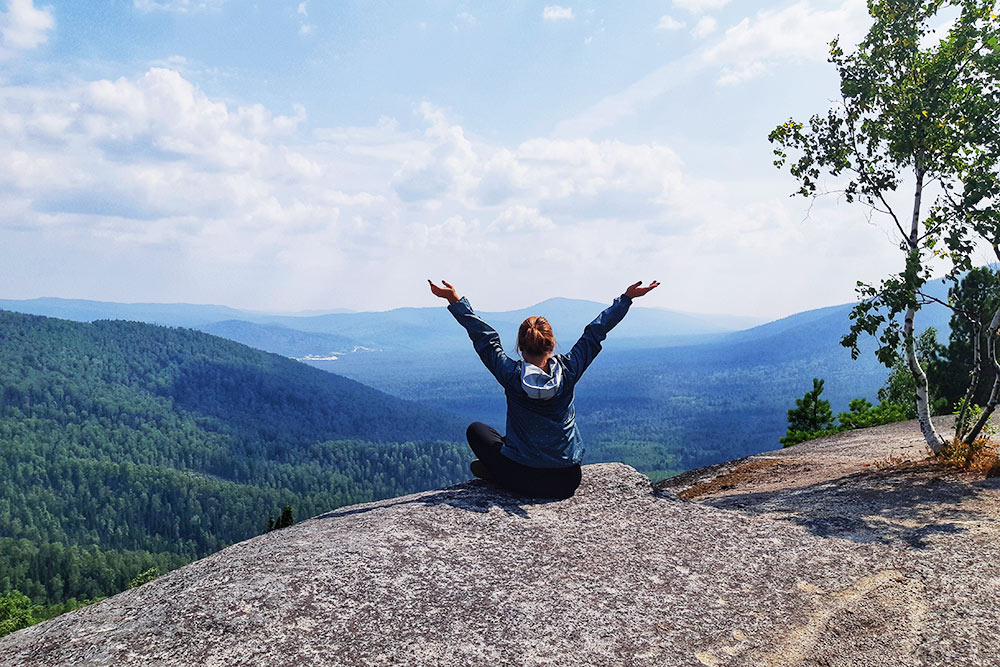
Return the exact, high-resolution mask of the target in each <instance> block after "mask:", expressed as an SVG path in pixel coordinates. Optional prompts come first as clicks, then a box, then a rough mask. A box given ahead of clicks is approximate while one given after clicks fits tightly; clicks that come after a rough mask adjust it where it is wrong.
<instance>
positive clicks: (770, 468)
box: [677, 459, 802, 500]
mask: <svg viewBox="0 0 1000 667" xmlns="http://www.w3.org/2000/svg"><path fill="white" fill-rule="evenodd" d="M801 467H802V464H800V463H796V462H794V461H788V460H785V459H753V460H751V461H748V462H747V463H744V464H742V465H739V466H737V467H736V468H734V469H733V470H731V471H730V472H726V473H723V474H721V475H719V476H718V477H713V478H711V479H710V480H708V481H707V482H702V483H700V484H695V485H693V486H689V487H687V488H686V489H682V490H681V491H678V492H677V497H678V498H681V499H683V500H692V499H694V498H698V497H699V496H704V495H709V494H715V493H719V492H721V491H729V490H732V489H738V488H743V487H746V486H750V485H756V484H758V483H760V482H762V481H765V480H766V481H769V482H771V481H774V479H775V477H776V476H785V475H788V474H789V473H792V472H794V471H795V470H797V469H799V468H801Z"/></svg>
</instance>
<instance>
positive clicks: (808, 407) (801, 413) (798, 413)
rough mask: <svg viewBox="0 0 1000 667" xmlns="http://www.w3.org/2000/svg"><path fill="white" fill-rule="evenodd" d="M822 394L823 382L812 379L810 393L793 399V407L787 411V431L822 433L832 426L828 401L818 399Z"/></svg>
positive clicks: (831, 413)
mask: <svg viewBox="0 0 1000 667" xmlns="http://www.w3.org/2000/svg"><path fill="white" fill-rule="evenodd" d="M822 393H823V380H820V379H819V378H813V388H812V391H807V392H806V393H805V396H803V397H802V398H796V399H795V407H794V408H792V409H791V410H789V411H788V430H789V431H824V430H826V429H828V428H830V427H831V426H833V409H832V408H831V407H830V401H826V400H823V399H821V398H820V397H819V395H820V394H822Z"/></svg>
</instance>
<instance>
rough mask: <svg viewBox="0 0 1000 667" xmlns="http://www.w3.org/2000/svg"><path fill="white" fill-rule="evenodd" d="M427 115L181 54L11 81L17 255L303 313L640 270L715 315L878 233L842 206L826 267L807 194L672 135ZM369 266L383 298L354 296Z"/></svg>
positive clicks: (128, 284)
mask: <svg viewBox="0 0 1000 667" xmlns="http://www.w3.org/2000/svg"><path fill="white" fill-rule="evenodd" d="M415 113H416V117H417V119H418V122H419V123H420V129H419V130H405V129H401V124H400V123H398V122H397V121H396V120H395V119H392V118H380V119H379V120H378V122H376V123H373V124H371V125H367V126H362V127H339V128H327V129H312V128H309V127H307V123H306V120H307V116H306V112H305V110H303V109H293V110H292V111H291V112H288V113H284V114H281V113H276V112H274V111H272V110H270V109H267V108H265V107H263V106H261V105H255V104H244V105H238V104H233V103H231V102H224V101H222V100H219V99H215V98H213V97H212V96H210V95H207V94H206V93H205V92H204V91H202V90H200V89H199V88H198V86H196V85H195V84H194V83H192V82H191V81H190V80H188V79H187V78H185V77H184V76H183V75H182V74H181V73H179V72H177V71H175V70H172V69H170V68H168V67H156V68H151V69H150V70H149V71H147V72H145V73H144V74H142V75H139V76H135V77H123V78H119V79H115V80H100V81H92V82H89V83H84V84H78V85H77V84H73V85H71V84H62V85H59V86H54V85H53V86H48V87H41V86H30V87H29V86H17V85H0V248H3V249H4V253H3V257H2V259H3V260H4V261H5V262H13V263H14V264H17V262H18V261H20V259H19V256H18V253H16V252H15V251H14V250H12V248H14V247H15V245H14V244H16V243H20V242H21V241H19V239H25V238H30V239H32V246H31V247H35V248H36V249H37V248H38V247H42V246H44V247H45V249H46V250H45V254H44V257H41V258H38V257H36V258H35V259H36V260H37V261H38V262H40V264H39V265H38V266H39V267H43V268H44V270H43V268H36V269H35V270H33V271H32V272H27V273H24V275H26V276H28V278H26V279H25V280H28V279H30V280H32V281H35V280H38V278H37V276H38V275H39V274H42V273H44V274H45V277H44V280H45V281H47V282H45V283H44V286H43V287H36V286H35V285H36V283H35V282H32V283H31V285H32V286H31V287H30V289H31V290H38V289H45V290H47V291H50V292H56V293H61V294H64V295H73V296H88V293H87V292H86V291H80V290H85V289H88V285H86V284H80V283H77V282H73V283H72V284H71V283H70V282H68V281H69V280H70V279H71V277H75V276H77V275H80V276H83V277H84V278H83V280H89V279H90V278H89V277H90V276H95V278H94V280H95V281H96V280H97V279H98V278H100V279H101V280H103V281H104V282H105V283H108V276H109V275H111V274H112V273H114V272H115V271H117V272H118V273H119V274H120V275H121V276H122V277H123V281H122V285H123V286H122V287H121V288H120V289H121V291H120V292H118V294H119V295H120V296H119V297H118V298H122V299H132V300H136V299H140V298H141V299H147V300H196V301H202V302H204V301H214V302H225V303H230V304H233V305H238V306H246V307H257V308H283V309H288V310H291V309H295V308H306V307H320V306H329V305H334V304H335V305H343V306H348V307H356V308H367V309H372V308H378V307H388V306H395V305H403V304H410V305H413V304H420V303H429V302H428V300H427V298H428V297H427V295H426V293H425V291H426V283H423V282H421V280H422V279H423V278H425V277H428V276H426V275H425V274H426V273H427V272H428V271H429V270H434V271H441V275H440V276H438V277H446V278H448V279H450V280H454V281H455V282H456V284H460V285H461V287H462V288H463V290H466V289H467V290H468V291H469V292H470V293H474V294H476V295H477V299H476V303H477V305H478V306H480V307H482V308H484V309H490V308H501V307H511V306H523V305H525V304H527V303H531V302H533V301H537V300H540V299H541V298H544V297H545V296H554V295H557V294H561V295H567V296H579V297H589V298H600V297H602V296H607V297H608V298H610V297H613V296H614V295H615V294H616V293H618V292H617V291H615V290H620V289H621V288H623V287H624V285H620V284H619V281H620V280H621V277H622V275H621V274H622V272H623V271H625V270H627V271H629V272H635V273H636V274H641V275H643V276H646V277H647V278H651V277H656V278H657V279H660V280H663V281H670V280H671V279H673V280H674V281H675V282H677V283H679V284H684V285H685V289H684V290H678V294H681V293H683V299H686V301H683V302H674V303H672V304H671V305H673V306H676V307H686V308H687V309H690V310H698V308H697V307H695V306H696V304H697V300H698V299H702V300H706V303H707V302H708V301H707V300H708V299H711V298H713V295H712V294H711V290H713V289H718V288H717V285H718V284H719V282H718V276H719V275H720V274H721V275H723V276H724V279H730V278H731V279H732V281H733V284H734V285H741V284H744V283H746V281H745V276H746V275H751V274H752V275H755V276H757V274H759V273H760V266H761V265H762V264H768V265H774V266H781V267H782V272H781V273H782V274H784V273H785V272H786V271H792V272H799V273H801V274H802V275H807V274H808V275H817V274H816V273H815V271H819V270H825V271H831V272H832V271H841V272H842V271H843V270H844V269H843V267H841V266H839V265H837V266H834V264H833V262H834V261H835V260H836V262H840V263H843V262H846V261H848V260H847V259H845V257H847V255H846V254H844V253H840V252H839V251H838V250H837V249H838V248H840V246H841V245H843V246H845V247H846V246H850V248H851V249H852V251H853V250H856V248H857V247H868V246H867V245H865V244H864V243H862V246H858V243H859V241H858V237H857V236H852V235H850V234H845V233H844V231H843V230H844V229H846V226H845V225H848V224H851V223H850V221H846V222H844V221H840V220H838V221H837V222H838V224H837V225H836V226H834V227H833V228H832V229H833V231H831V233H830V235H829V238H826V237H822V238H821V239H820V243H819V247H823V248H825V249H827V250H829V252H827V253H825V254H824V257H823V258H819V259H817V258H816V257H815V252H814V250H815V247H817V245H816V244H817V240H816V237H815V236H810V235H809V234H806V232H805V231H804V228H803V226H802V225H801V224H799V223H800V222H801V214H800V213H799V212H797V211H796V210H795V209H794V206H793V205H791V204H789V203H788V200H787V197H784V196H779V195H775V196H770V195H766V194H764V195H758V194H757V193H753V194H752V196H749V197H741V196H740V195H739V194H738V193H734V192H733V188H732V187H724V186H723V184H721V183H718V182H715V181H713V180H712V179H711V178H704V177H696V176H693V175H692V174H691V173H689V171H688V170H687V169H686V167H685V165H684V163H683V161H682V160H681V158H680V157H679V156H678V155H677V153H676V152H675V151H674V150H672V149H671V148H670V147H669V146H665V145H662V144H655V143H645V144H644V143H629V142H623V141H612V140H602V141H598V140H593V139H587V138H580V137H568V138H552V137H536V138H532V139H529V140H526V141H522V142H520V143H517V144H513V145H507V144H503V143H499V142H496V141H492V140H486V139H483V138H482V137H479V136H476V134H475V133H473V132H470V131H469V130H468V129H467V128H466V127H463V126H462V125H461V124H460V123H458V122H456V121H455V120H454V119H452V118H450V117H449V115H448V114H447V113H446V112H445V111H443V110H442V109H440V108H438V107H436V106H434V105H432V104H430V103H423V104H421V105H419V106H418V107H417V108H416V109H415ZM784 194H786V193H785V192H784V191H782V192H781V193H780V195H784ZM841 222H843V224H841ZM862 226H863V227H864V225H862ZM843 237H846V238H847V239H848V240H843ZM838 239H840V240H838ZM838 244H840V245H838ZM871 245H874V244H871ZM889 249H890V251H892V250H893V248H892V247H891V246H890V248H889ZM838 253H839V254H838ZM845 253H846V250H845ZM36 255H37V252H36ZM826 257H829V258H831V259H830V260H829V261H830V265H829V266H827V265H825V264H824V262H825V261H826V259H825V258H826ZM51 258H58V261H57V260H56V259H51ZM849 261H855V260H853V259H851V260H849ZM857 261H858V262H860V261H861V260H860V259H859V260H857ZM74 262H75V264H74ZM539 262H544V263H545V265H546V267H547V274H546V275H547V276H550V277H551V276H556V277H557V279H556V280H554V282H553V283H552V285H551V287H550V288H547V289H548V290H549V291H548V292H547V293H546V294H542V295H540V294H539V293H538V284H537V280H535V278H536V276H537V274H536V273H534V272H532V271H531V270H530V269H531V268H532V267H533V266H537V265H538V263H539ZM11 265H13V264H11ZM94 265H101V266H102V267H107V269H106V270H102V271H101V272H94V271H93V270H92V267H93V266H94ZM18 266H20V265H18ZM720 267H721V268H720ZM809 271H812V273H809ZM10 273H11V275H15V274H16V275H20V273H21V272H20V270H18V271H14V270H11V271H10ZM775 273H776V275H777V274H778V272H775ZM164 275H169V276H171V278H170V279H169V280H164V279H163V276H164ZM499 275H503V276H504V278H503V280H498V279H497V277H498V276H499ZM838 275H839V274H838ZM858 276H860V277H865V276H864V275H863V274H862V273H858ZM74 279H75V278H74ZM59 280H62V281H63V282H62V283H59ZM348 280H349V281H350V283H351V284H352V285H357V284H364V285H366V289H365V290H364V293H365V294H364V295H357V296H352V295H355V294H356V291H354V290H347V289H339V290H338V288H337V286H339V285H343V284H344V283H345V281H348ZM759 280H763V281H764V282H755V283H754V284H753V289H752V294H751V295H750V298H753V294H758V293H759V294H762V295H763V296H761V297H760V299H761V304H760V307H761V308H763V309H764V311H763V312H770V311H767V310H766V309H767V308H770V307H773V306H768V305H767V304H766V303H764V300H767V301H769V302H770V301H773V300H774V295H775V294H776V293H780V290H781V289H786V288H787V285H786V284H785V283H786V282H787V281H785V282H782V281H781V280H780V279H779V278H775V279H774V280H773V281H772V282H771V283H768V282H767V281H766V280H765V279H763V278H760V279H759ZM24 284H27V283H24ZM38 284H41V283H38ZM60 284H61V285H62V286H61V287H60ZM668 284H669V283H668ZM608 285H613V287H608ZM11 289H15V288H11ZM20 289H21V290H25V289H28V288H26V287H23V286H22V287H21V288H20ZM92 289H93V290H95V291H92V292H90V293H89V296H100V297H102V298H112V297H113V294H114V292H113V291H109V288H107V287H101V286H100V285H94V286H92ZM102 290H103V291H102ZM574 290H575V291H574ZM748 290H749V288H748ZM848 291H849V290H848ZM22 293H23V292H22ZM367 295H377V301H372V300H371V298H370V296H367ZM716 296H717V295H716ZM847 296H850V295H849V294H848V295H847ZM678 298H680V297H678ZM809 298H811V299H812V298H815V297H814V295H813V294H812V293H810V296H809ZM351 299H354V300H353V301H352V300H351ZM755 305H756V304H755ZM806 305H808V304H806ZM746 307H747V308H749V307H750V306H746ZM726 308H727V306H725V305H720V306H718V307H713V308H711V309H713V310H726ZM708 309H710V308H702V309H701V310H708Z"/></svg>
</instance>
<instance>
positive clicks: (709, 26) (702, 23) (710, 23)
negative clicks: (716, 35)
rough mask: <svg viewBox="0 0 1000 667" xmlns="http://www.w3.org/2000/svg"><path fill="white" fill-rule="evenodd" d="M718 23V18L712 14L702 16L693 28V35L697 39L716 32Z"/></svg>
mask: <svg viewBox="0 0 1000 667" xmlns="http://www.w3.org/2000/svg"><path fill="white" fill-rule="evenodd" d="M716 25H717V23H716V20H715V19H714V18H712V17H711V16H702V17H701V18H700V19H698V22H697V23H695V25H694V28H692V29H691V36H692V37H694V38H695V39H704V38H705V37H708V36H709V35H711V34H712V33H713V32H715V27H716Z"/></svg>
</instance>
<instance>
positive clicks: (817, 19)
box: [704, 0, 870, 84]
mask: <svg viewBox="0 0 1000 667" xmlns="http://www.w3.org/2000/svg"><path fill="white" fill-rule="evenodd" d="M869 23H870V17H869V16H868V12H867V9H866V6H865V3H863V2H860V1H859V0H844V1H843V2H842V3H841V5H840V6H838V7H834V8H832V9H817V8H814V7H813V6H812V4H811V3H810V2H808V0H800V1H799V2H796V3H795V4H793V5H790V6H788V7H785V8H784V9H781V10H762V11H759V12H757V14H756V15H755V16H754V17H753V18H750V17H747V18H745V19H743V20H742V21H740V22H739V23H738V24H736V25H735V26H733V27H731V28H729V29H728V30H726V32H725V34H724V35H723V37H722V39H721V40H720V41H719V42H718V43H717V44H715V45H714V46H712V47H711V48H709V49H707V50H706V51H705V53H704V59H705V61H706V63H708V64H711V65H714V66H719V67H720V69H721V73H720V76H719V79H718V80H719V83H722V84H734V83H740V82H743V81H746V80H748V79H751V78H754V77H756V76H759V75H761V74H763V73H764V72H766V71H767V70H768V69H769V67H770V65H771V64H772V63H775V62H778V61H783V60H785V61H801V60H806V61H815V62H822V61H824V60H826V58H827V55H828V50H829V47H828V44H829V42H830V40H831V39H833V38H834V37H836V36H837V35H838V34H839V35H840V36H841V39H842V41H843V42H844V43H845V44H851V43H854V42H856V41H857V40H858V39H859V38H860V37H861V35H862V34H863V33H864V31H865V30H866V29H867V27H868V25H869Z"/></svg>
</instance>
